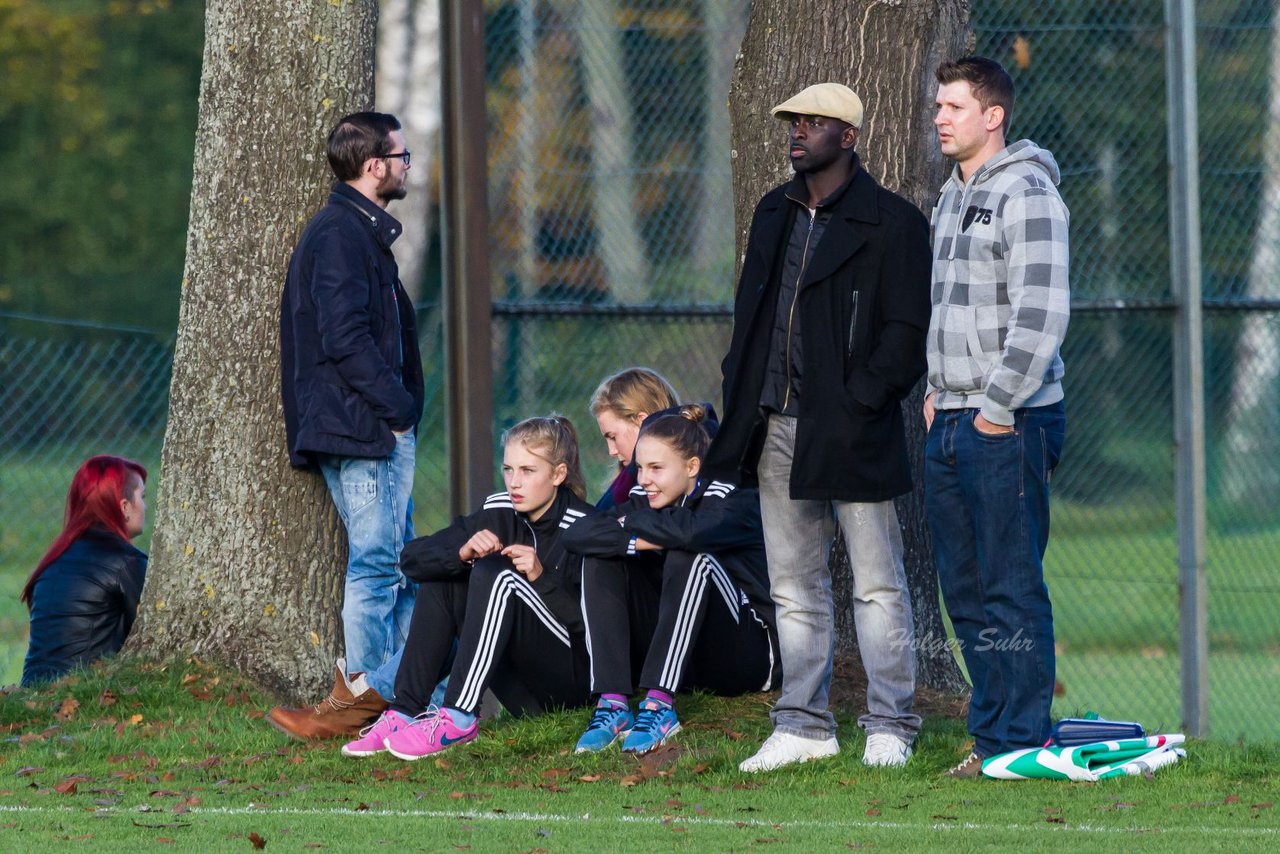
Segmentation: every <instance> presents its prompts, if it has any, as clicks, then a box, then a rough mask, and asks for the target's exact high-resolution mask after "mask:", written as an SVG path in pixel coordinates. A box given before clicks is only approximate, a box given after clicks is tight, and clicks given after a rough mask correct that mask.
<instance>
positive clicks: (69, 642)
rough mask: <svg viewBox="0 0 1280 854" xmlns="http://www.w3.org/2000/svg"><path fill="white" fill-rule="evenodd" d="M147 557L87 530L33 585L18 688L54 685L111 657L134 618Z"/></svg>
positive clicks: (112, 537) (109, 535) (103, 532)
mask: <svg viewBox="0 0 1280 854" xmlns="http://www.w3.org/2000/svg"><path fill="white" fill-rule="evenodd" d="M146 577H147V556H146V555H145V554H143V553H142V552H141V551H139V550H138V549H136V548H134V547H133V546H132V545H130V544H129V543H127V542H125V541H124V540H122V539H120V538H119V537H118V536H116V535H115V534H113V533H111V532H109V531H106V530H104V529H101V528H90V529H89V530H88V531H85V532H84V534H82V535H81V536H80V538H79V539H78V540H76V541H75V542H74V543H72V544H71V545H70V546H69V547H68V548H67V550H66V551H65V552H63V553H62V555H61V556H60V557H59V558H58V559H57V560H55V561H54V562H53V563H51V564H49V566H47V567H45V570H44V572H42V573H41V574H40V578H39V579H38V580H37V581H36V586H35V588H34V590H32V593H31V641H30V644H29V646H28V647H27V660H26V662H25V663H24V664H23V666H22V684H23V685H24V686H26V685H31V684H34V683H37V682H46V681H51V680H54V679H57V678H59V677H61V676H63V675H65V674H66V673H67V671H69V670H71V669H72V668H73V667H79V666H82V665H85V664H90V663H92V662H94V661H97V660H98V659H99V658H102V657H103V656H104V655H113V654H114V653H117V652H119V651H120V647H122V646H124V639H125V638H126V637H128V635H129V630H130V629H131V628H133V620H134V617H135V616H136V615H137V613H138V598H139V597H140V596H141V595H142V584H143V581H144V580H145V579H146Z"/></svg>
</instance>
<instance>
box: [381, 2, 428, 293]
mask: <svg viewBox="0 0 1280 854" xmlns="http://www.w3.org/2000/svg"><path fill="white" fill-rule="evenodd" d="M377 56H378V65H377V69H378V73H377V89H376V94H377V100H376V103H377V109H379V110H381V111H382V112H385V113H393V114H394V115H395V116H396V117H397V118H399V119H400V123H401V124H402V125H403V128H402V133H403V134H404V143H405V147H406V148H408V149H409V150H410V151H412V152H413V168H412V169H410V170H409V173H408V175H407V176H406V179H405V183H406V189H407V190H408V191H409V195H408V196H407V197H406V198H405V199H404V201H403V202H401V203H400V204H398V205H397V206H396V212H395V216H396V219H398V220H400V224H401V225H403V226H404V233H403V234H401V235H400V239H399V240H397V241H396V243H395V249H394V251H395V255H396V266H398V267H399V268H400V280H401V281H402V282H404V286H405V290H407V291H408V292H409V298H410V299H412V300H414V301H415V302H416V301H417V300H418V299H419V298H420V297H421V296H422V278H423V272H424V270H423V268H424V267H425V266H426V260H427V255H428V249H429V248H430V240H431V204H432V202H433V201H434V200H435V199H436V198H437V196H438V193H437V192H436V190H437V188H436V187H435V175H436V168H435V167H436V162H435V161H436V157H437V156H438V153H439V150H440V114H441V109H442V108H443V104H442V98H443V92H442V91H441V89H440V2H439V0H382V3H381V11H380V15H379V18H378V49H377Z"/></svg>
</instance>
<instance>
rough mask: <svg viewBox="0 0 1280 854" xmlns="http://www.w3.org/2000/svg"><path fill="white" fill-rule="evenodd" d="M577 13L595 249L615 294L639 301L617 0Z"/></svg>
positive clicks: (642, 288) (642, 275)
mask: <svg viewBox="0 0 1280 854" xmlns="http://www.w3.org/2000/svg"><path fill="white" fill-rule="evenodd" d="M578 16H579V17H578V23H577V33H578V56H579V58H580V59H581V61H582V72H583V77H584V78H585V80H586V90H587V91H586V94H587V100H588V101H589V103H590V113H589V116H588V119H587V125H588V132H589V133H590V134H591V191H592V203H593V210H594V213H595V218H594V221H595V236H596V247H597V252H598V253H599V257H600V260H601V261H603V262H604V269H605V275H606V276H607V278H608V282H607V285H606V286H607V288H608V290H609V293H611V294H613V296H614V299H616V300H617V301H618V302H620V303H633V302H639V301H641V300H644V299H646V298H649V297H650V294H649V279H650V277H649V262H648V258H647V257H646V254H645V244H644V240H643V238H642V237H641V234H640V222H639V219H638V218H637V216H636V209H637V207H638V203H639V200H638V198H637V196H636V181H635V177H634V175H633V170H634V169H635V167H636V159H635V156H634V155H633V153H632V144H631V143H632V140H633V139H634V138H635V134H634V132H633V130H632V122H631V102H632V99H631V94H630V90H629V88H628V86H627V76H626V73H625V71H624V67H623V56H622V34H621V32H620V30H619V28H618V9H617V3H616V0H586V2H583V3H581V4H579V6H578Z"/></svg>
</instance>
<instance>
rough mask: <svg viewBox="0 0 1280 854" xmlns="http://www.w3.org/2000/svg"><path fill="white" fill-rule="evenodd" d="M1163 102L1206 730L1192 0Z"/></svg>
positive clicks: (1184, 649) (1196, 726)
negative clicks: (1166, 118)
mask: <svg viewBox="0 0 1280 854" xmlns="http://www.w3.org/2000/svg"><path fill="white" fill-rule="evenodd" d="M1165 22H1166V25H1167V28H1168V29H1167V33H1168V36H1167V47H1168V50H1167V60H1166V74H1167V77H1168V103H1169V134H1168V138H1169V164H1170V172H1169V252H1170V258H1169V262H1170V271H1171V273H1172V280H1173V297H1174V301H1175V303H1176V304H1177V314H1176V319H1175V323H1174V347H1173V349H1174V365H1173V382H1174V397H1173V401H1174V444H1175V446H1176V448H1177V466H1176V468H1177V521H1178V587H1179V593H1180V597H1181V616H1180V628H1179V638H1180V644H1179V646H1180V654H1181V659H1182V719H1183V720H1182V724H1183V726H1184V727H1185V728H1186V731H1187V733H1188V734H1189V735H1197V736H1204V735H1207V734H1208V732H1209V703H1208V696H1209V678H1208V677H1209V648H1208V640H1207V607H1206V602H1205V598H1206V590H1205V566H1204V564H1205V433H1204V346H1203V328H1202V312H1201V295H1200V273H1201V264H1200V172H1199V138H1198V134H1199V119H1198V115H1197V110H1196V16H1195V3H1194V0H1165Z"/></svg>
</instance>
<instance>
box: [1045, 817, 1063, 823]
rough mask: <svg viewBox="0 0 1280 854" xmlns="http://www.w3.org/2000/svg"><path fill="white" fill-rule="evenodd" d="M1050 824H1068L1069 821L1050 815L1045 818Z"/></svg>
mask: <svg viewBox="0 0 1280 854" xmlns="http://www.w3.org/2000/svg"><path fill="white" fill-rule="evenodd" d="M1044 820H1045V821H1047V822H1049V823H1050V824H1066V823H1067V820H1066V819H1065V818H1063V817H1062V816H1060V815H1048V816H1045V818H1044Z"/></svg>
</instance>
